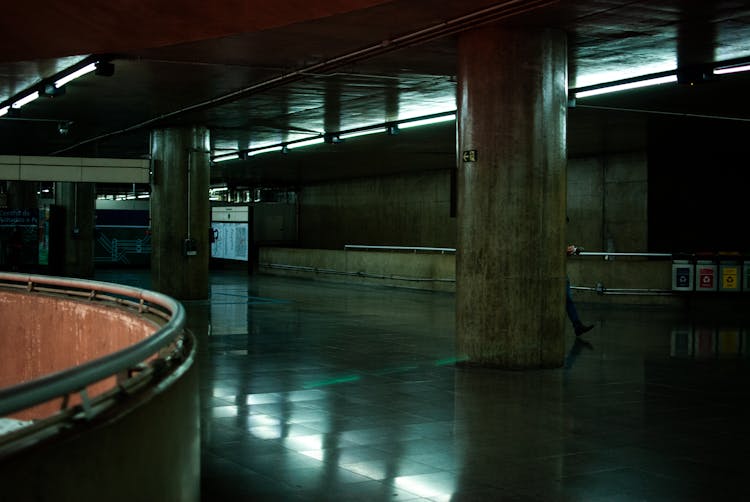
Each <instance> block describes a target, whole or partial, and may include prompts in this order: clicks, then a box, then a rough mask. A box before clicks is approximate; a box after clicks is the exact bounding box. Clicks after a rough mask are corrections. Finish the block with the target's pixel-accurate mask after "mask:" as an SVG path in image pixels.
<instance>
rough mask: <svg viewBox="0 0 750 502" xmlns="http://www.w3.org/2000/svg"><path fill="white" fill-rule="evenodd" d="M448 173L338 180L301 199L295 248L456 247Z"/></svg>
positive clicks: (305, 191)
mask: <svg viewBox="0 0 750 502" xmlns="http://www.w3.org/2000/svg"><path fill="white" fill-rule="evenodd" d="M450 177H451V172H450V170H436V171H427V172H420V173H416V174H404V175H400V176H389V177H380V178H366V179H357V180H349V181H341V182H336V183H330V184H321V185H315V186H310V187H305V188H304V189H303V190H302V191H301V194H300V245H301V246H302V247H306V248H315V249H343V247H344V245H345V244H367V245H384V246H426V247H455V243H456V221H455V218H451V217H450Z"/></svg>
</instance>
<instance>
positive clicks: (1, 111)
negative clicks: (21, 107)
mask: <svg viewBox="0 0 750 502" xmlns="http://www.w3.org/2000/svg"><path fill="white" fill-rule="evenodd" d="M8 110H10V107H9V106H3V107H2V108H0V117H2V116H3V115H7V114H8Z"/></svg>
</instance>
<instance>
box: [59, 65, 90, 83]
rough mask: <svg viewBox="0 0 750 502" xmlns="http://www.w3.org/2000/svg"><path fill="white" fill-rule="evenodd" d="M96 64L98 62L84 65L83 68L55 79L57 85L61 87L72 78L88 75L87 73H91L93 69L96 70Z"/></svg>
mask: <svg viewBox="0 0 750 502" xmlns="http://www.w3.org/2000/svg"><path fill="white" fill-rule="evenodd" d="M96 65H97V63H91V64H88V65H86V66H84V67H83V68H81V69H79V70H76V71H74V72H73V73H69V74H68V75H65V76H64V77H62V78H60V79H58V80H55V87H56V88H58V89H59V88H60V87H62V86H64V85H65V84H67V83H68V82H70V81H71V80H75V79H77V78H78V77H82V76H83V75H86V74H87V73H91V72H92V71H94V70H96Z"/></svg>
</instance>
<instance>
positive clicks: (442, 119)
mask: <svg viewBox="0 0 750 502" xmlns="http://www.w3.org/2000/svg"><path fill="white" fill-rule="evenodd" d="M451 120H456V114H455V113H451V114H450V115H442V116H440V117H432V118H429V119H421V120H409V121H405V122H399V123H398V128H399V129H409V128H410V127H419V126H423V125H429V124H438V123H440V122H449V121H451Z"/></svg>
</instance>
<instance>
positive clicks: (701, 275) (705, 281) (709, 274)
mask: <svg viewBox="0 0 750 502" xmlns="http://www.w3.org/2000/svg"><path fill="white" fill-rule="evenodd" d="M716 282H717V281H716V263H715V262H713V261H712V260H698V261H697V262H696V263H695V290H696V291H716V290H717V285H716Z"/></svg>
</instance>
